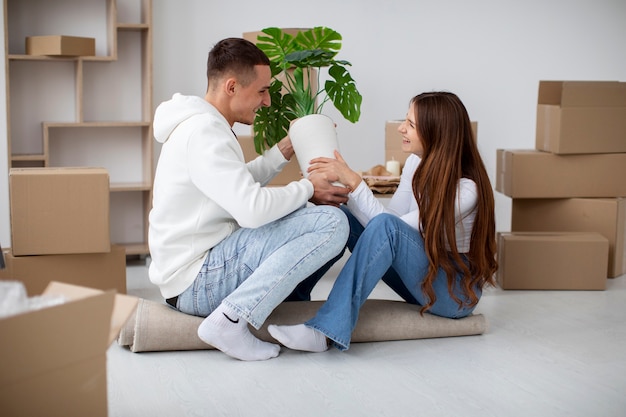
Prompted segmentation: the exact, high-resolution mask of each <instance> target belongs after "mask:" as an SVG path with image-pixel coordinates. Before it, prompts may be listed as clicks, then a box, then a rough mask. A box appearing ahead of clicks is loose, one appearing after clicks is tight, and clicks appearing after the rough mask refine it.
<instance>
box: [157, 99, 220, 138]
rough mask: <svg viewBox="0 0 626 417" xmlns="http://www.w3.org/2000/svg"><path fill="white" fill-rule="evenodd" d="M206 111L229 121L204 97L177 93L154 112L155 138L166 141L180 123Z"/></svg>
mask: <svg viewBox="0 0 626 417" xmlns="http://www.w3.org/2000/svg"><path fill="white" fill-rule="evenodd" d="M204 113H211V114H214V115H216V116H218V117H220V118H221V119H223V120H224V122H225V123H228V122H226V119H224V116H222V115H221V114H220V113H219V112H218V111H217V109H216V108H215V107H213V106H212V105H211V104H209V103H208V102H207V101H206V100H205V99H203V98H202V97H197V96H184V95H182V94H179V93H176V94H174V95H173V96H172V99H171V100H168V101H164V102H163V103H161V104H159V106H158V107H157V109H156V111H155V112H154V123H153V127H154V138H155V139H156V140H157V142H160V143H165V141H167V139H168V138H169V137H170V135H171V134H172V132H173V131H174V129H176V127H177V126H178V125H179V124H181V123H182V122H184V121H185V120H187V119H189V118H190V117H193V116H195V115H198V114H204Z"/></svg>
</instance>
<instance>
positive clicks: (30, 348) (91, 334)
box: [0, 281, 137, 417]
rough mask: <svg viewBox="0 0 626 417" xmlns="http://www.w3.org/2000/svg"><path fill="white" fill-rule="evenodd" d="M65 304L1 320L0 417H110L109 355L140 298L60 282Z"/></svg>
mask: <svg viewBox="0 0 626 417" xmlns="http://www.w3.org/2000/svg"><path fill="white" fill-rule="evenodd" d="M43 294H49V295H59V294H60V295H63V296H64V297H65V298H66V302H65V303H63V304H61V305H57V306H54V307H48V308H44V309H40V310H35V311H31V312H28V313H23V314H18V315H15V316H10V317H6V318H3V319H0V334H2V343H0V369H2V372H0V415H3V416H44V415H45V416H64V417H68V416H90V417H93V416H106V415H107V413H108V410H107V405H108V404H107V378H106V376H107V370H106V352H107V349H108V347H109V346H110V345H111V343H112V342H113V341H114V340H115V338H116V337H117V334H118V333H119V331H120V329H121V327H122V326H123V325H124V323H125V322H126V320H127V319H128V318H129V317H130V315H131V314H132V312H133V311H134V309H135V307H136V305H137V299H136V298H135V297H131V296H127V295H120V294H116V293H115V291H114V290H109V291H101V290H96V289H92V288H87V287H80V286H75V285H70V284H65V283H61V282H56V281H54V282H51V283H50V284H49V285H48V287H47V288H46V289H45V291H44V292H43V293H42V295H43Z"/></svg>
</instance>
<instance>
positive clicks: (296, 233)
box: [177, 206, 349, 329]
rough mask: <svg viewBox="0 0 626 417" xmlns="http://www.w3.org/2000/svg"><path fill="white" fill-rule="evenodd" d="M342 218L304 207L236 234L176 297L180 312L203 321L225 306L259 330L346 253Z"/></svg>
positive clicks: (334, 212)
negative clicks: (304, 284)
mask: <svg viewBox="0 0 626 417" xmlns="http://www.w3.org/2000/svg"><path fill="white" fill-rule="evenodd" d="M348 231H349V226H348V221H347V219H346V216H345V215H344V213H343V212H342V211H341V210H340V209H338V208H336V207H331V206H313V207H304V208H302V209H299V210H296V211H295V212H293V213H291V214H289V215H287V216H285V217H283V218H282V219H279V220H277V221H274V222H272V223H269V224H267V225H264V226H262V227H259V228H256V229H246V228H242V229H238V230H237V231H235V232H234V233H233V234H232V235H230V236H229V237H227V238H226V239H224V240H223V241H222V242H220V243H219V244H218V245H217V246H215V247H214V248H212V249H211V250H210V251H209V253H208V255H207V257H206V259H205V262H204V264H203V266H202V269H201V270H200V273H199V274H198V276H197V278H196V280H195V281H194V283H193V285H192V286H190V287H189V288H188V289H187V290H185V291H184V292H183V293H182V294H181V295H179V296H178V303H177V308H178V310H180V311H182V312H184V313H187V314H192V315H195V316H201V317H206V316H208V315H209V314H211V312H212V311H213V310H215V308H217V307H218V306H219V305H220V303H222V302H224V303H225V304H226V305H227V306H228V307H230V308H231V309H232V310H234V311H235V312H236V313H237V314H238V315H239V316H240V317H241V318H243V319H245V320H246V321H248V322H249V323H250V324H251V325H252V326H254V327H255V328H256V329H259V328H260V327H261V325H262V324H263V322H264V321H265V319H266V318H267V317H268V316H269V314H270V313H271V312H272V310H274V308H276V306H277V305H278V304H280V303H281V302H282V301H283V300H284V299H285V298H286V297H287V296H288V295H289V294H290V293H291V292H292V291H293V290H294V289H295V287H296V286H297V285H298V284H299V283H300V282H301V281H302V280H304V279H305V278H306V277H309V276H310V275H312V274H313V273H314V272H316V271H318V270H319V269H320V268H321V267H322V266H323V265H324V264H325V263H327V262H328V260H329V259H332V258H334V257H336V256H337V255H338V254H339V253H340V252H341V251H343V250H344V248H345V245H346V239H347V237H348Z"/></svg>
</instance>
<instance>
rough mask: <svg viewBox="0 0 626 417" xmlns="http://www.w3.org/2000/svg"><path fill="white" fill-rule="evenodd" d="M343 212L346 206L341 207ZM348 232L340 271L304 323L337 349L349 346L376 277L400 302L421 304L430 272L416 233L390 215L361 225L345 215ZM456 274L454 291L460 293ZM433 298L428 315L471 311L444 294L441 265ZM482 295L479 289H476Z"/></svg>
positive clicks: (455, 315)
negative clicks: (347, 219)
mask: <svg viewBox="0 0 626 417" xmlns="http://www.w3.org/2000/svg"><path fill="white" fill-rule="evenodd" d="M344 211H347V210H344ZM348 217H349V221H350V226H351V228H350V236H349V238H348V248H349V249H351V251H352V254H351V255H350V257H349V258H348V260H347V261H346V264H345V266H344V267H343V269H342V270H341V272H340V273H339V276H338V277H337V279H336V281H335V284H334V285H333V288H332V290H331V292H330V294H329V295H328V299H327V301H326V302H325V303H324V304H323V305H322V307H321V308H320V310H319V311H318V312H317V314H316V316H315V317H314V318H312V319H311V320H309V321H307V322H306V323H305V325H306V326H308V327H311V328H314V329H316V330H318V331H320V332H322V333H323V334H324V335H326V337H328V338H329V339H330V340H331V341H332V344H333V345H334V346H335V347H337V348H338V349H340V350H346V349H348V348H349V347H350V338H351V335H352V331H353V330H354V327H355V326H356V323H357V319H358V316H359V310H360V309H361V306H362V305H363V303H364V302H365V300H366V299H367V297H368V296H369V295H370V294H371V292H372V290H373V289H374V287H376V285H377V284H378V282H379V281H380V280H383V281H384V282H385V283H387V285H389V286H390V287H391V288H392V289H393V290H394V291H395V292H396V293H398V295H400V296H401V297H402V298H403V299H404V300H406V301H407V302H409V303H412V304H418V305H425V304H427V299H426V297H425V296H424V294H423V293H422V291H421V284H422V282H423V279H424V278H425V276H426V273H427V271H428V259H427V257H426V254H425V251H424V241H423V239H422V237H421V235H420V233H419V232H418V231H417V230H415V229H413V228H412V227H410V226H409V225H408V224H406V223H405V222H404V221H402V220H401V219H400V218H399V217H397V216H394V215H391V214H380V215H378V216H376V217H375V218H373V219H372V220H371V221H370V222H369V223H368V225H367V227H365V228H363V226H361V225H360V224H359V223H358V221H357V220H356V219H355V218H354V216H352V215H351V214H348ZM461 279H462V278H461V276H457V277H456V285H455V287H454V292H455V295H456V296H457V297H458V298H460V299H461V300H463V299H465V297H464V296H463V295H462V291H461V288H460V287H459V282H460V280H461ZM433 289H434V291H435V294H436V297H437V299H436V301H435V303H434V304H433V305H432V307H431V308H430V310H428V312H429V313H431V314H435V315H438V316H443V317H448V318H461V317H465V316H467V315H469V314H470V313H471V312H472V311H473V310H474V307H463V308H459V304H458V303H457V302H456V301H454V299H453V298H452V297H451V296H450V294H449V292H448V283H447V277H446V274H445V272H444V271H443V270H442V269H439V272H438V274H437V277H436V279H435V281H434V283H433ZM477 295H478V296H479V297H480V295H481V292H480V291H477Z"/></svg>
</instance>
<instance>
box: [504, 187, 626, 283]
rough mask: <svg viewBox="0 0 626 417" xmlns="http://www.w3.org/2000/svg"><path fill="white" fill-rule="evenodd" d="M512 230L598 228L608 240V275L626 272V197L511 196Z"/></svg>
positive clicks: (548, 230) (559, 230) (583, 230)
mask: <svg viewBox="0 0 626 417" xmlns="http://www.w3.org/2000/svg"><path fill="white" fill-rule="evenodd" d="M511 231H512V232H597V233H600V234H601V235H602V236H604V237H605V238H607V239H608V241H609V263H608V270H607V276H608V277H609V278H614V277H617V276H620V275H622V274H625V273H626V198H563V199H551V198H546V199H543V198H542V199H532V198H531V199H526V198H523V199H513V202H512V209H511Z"/></svg>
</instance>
